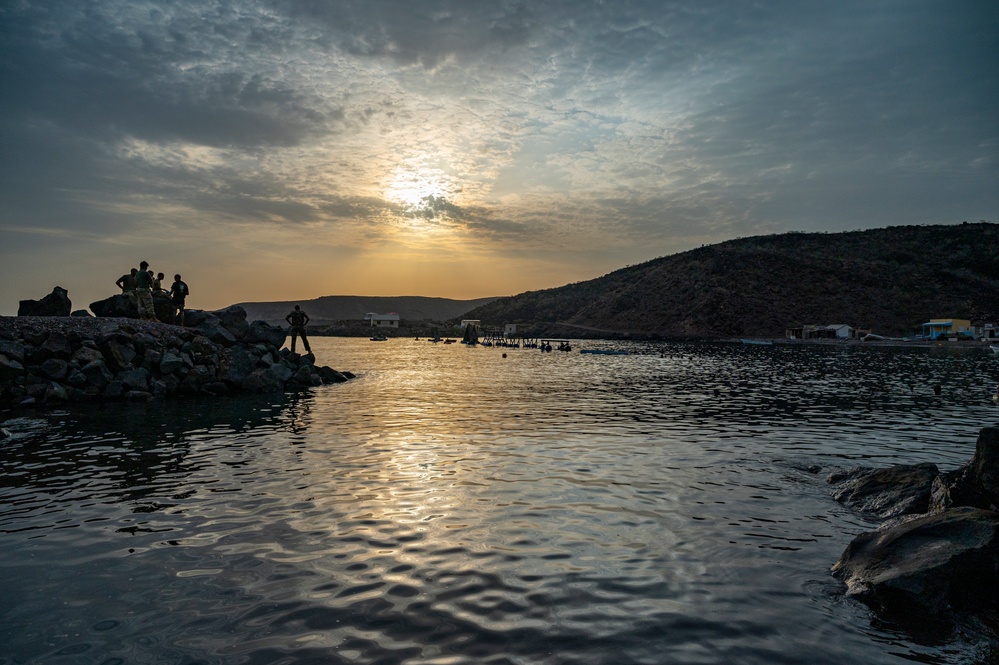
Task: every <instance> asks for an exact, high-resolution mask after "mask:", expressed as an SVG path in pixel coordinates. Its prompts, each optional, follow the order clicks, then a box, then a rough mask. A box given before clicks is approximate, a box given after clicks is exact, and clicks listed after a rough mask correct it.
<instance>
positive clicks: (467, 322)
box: [461, 319, 482, 333]
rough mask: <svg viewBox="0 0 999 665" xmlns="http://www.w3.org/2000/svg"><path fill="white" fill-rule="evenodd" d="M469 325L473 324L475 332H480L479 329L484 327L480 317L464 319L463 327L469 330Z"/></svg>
mask: <svg viewBox="0 0 999 665" xmlns="http://www.w3.org/2000/svg"><path fill="white" fill-rule="evenodd" d="M468 326H472V328H473V329H474V330H475V332H476V333H478V332H479V329H480V328H481V327H482V321H481V320H479V319H462V321H461V329H462V330H468Z"/></svg>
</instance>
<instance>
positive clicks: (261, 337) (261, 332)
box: [243, 321, 288, 349]
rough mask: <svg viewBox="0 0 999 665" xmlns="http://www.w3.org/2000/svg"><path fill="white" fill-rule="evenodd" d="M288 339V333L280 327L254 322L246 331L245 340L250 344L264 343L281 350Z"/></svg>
mask: <svg viewBox="0 0 999 665" xmlns="http://www.w3.org/2000/svg"><path fill="white" fill-rule="evenodd" d="M287 338H288V333H287V332H286V331H285V330H284V329H283V328H280V327H278V326H272V325H270V324H269V323H265V322H263V321H254V322H253V323H251V324H250V325H249V327H248V329H247V331H246V337H244V338H243V340H244V341H245V342H246V343H248V344H258V343H261V342H262V343H264V344H268V345H270V346H273V347H274V348H277V349H280V348H281V347H282V346H284V341H285V340H286V339H287Z"/></svg>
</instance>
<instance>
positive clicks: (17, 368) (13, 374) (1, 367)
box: [0, 353, 24, 382]
mask: <svg viewBox="0 0 999 665" xmlns="http://www.w3.org/2000/svg"><path fill="white" fill-rule="evenodd" d="M23 375H24V365H22V364H21V363H19V362H18V361H17V360H15V359H13V358H9V357H8V356H7V355H6V354H3V353H0V381H4V382H8V381H13V380H14V379H16V378H17V377H19V376H23Z"/></svg>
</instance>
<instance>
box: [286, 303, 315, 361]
mask: <svg viewBox="0 0 999 665" xmlns="http://www.w3.org/2000/svg"><path fill="white" fill-rule="evenodd" d="M284 320H285V321H287V322H288V324H289V325H290V326H291V352H292V353H294V352H295V339H296V338H297V337H298V336H301V337H302V346H304V347H305V352H306V353H312V349H311V348H310V347H309V338H308V337H306V335H305V326H306V324H307V323H308V322H309V315H308V314H306V313H305V312H303V311H302V308H301V307H300V306H298V305H295V309H293V310H292V311H291V313H290V314H288V316H286V317H284Z"/></svg>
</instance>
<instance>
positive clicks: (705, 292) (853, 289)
mask: <svg viewBox="0 0 999 665" xmlns="http://www.w3.org/2000/svg"><path fill="white" fill-rule="evenodd" d="M465 317H466V318H475V319H481V320H482V321H483V324H484V325H502V324H504V323H519V324H532V328H531V330H532V332H534V333H537V334H547V335H556V334H560V335H563V336H566V337H570V336H581V337H583V336H613V335H618V334H620V335H644V336H662V337H737V336H746V337H749V336H761V337H778V336H783V335H784V333H785V330H786V329H787V328H790V327H795V326H800V325H802V324H810V323H816V324H832V323H847V324H850V325H852V326H854V327H858V328H870V329H872V330H873V332H875V333H879V334H883V335H901V334H911V333H912V332H913V331H918V330H919V328H920V324H922V323H924V322H926V321H928V320H929V319H931V318H950V317H953V318H961V319H972V320H988V321H997V320H999V225H996V224H989V223H979V224H968V223H964V224H960V225H948V226H943V225H940V226H902V227H890V228H885V229H875V230H869V231H856V232H850V233H829V234H825V233H786V234H782V235H772V236H759V237H752V238H742V239H738V240H731V241H728V242H723V243H720V244H717V245H711V246H706V247H701V248H699V249H694V250H691V251H687V252H683V253H680V254H675V255H672V256H666V257H662V258H658V259H654V260H652V261H648V262H646V263H642V264H640V265H635V266H629V267H627V268H623V269H621V270H617V271H615V272H612V273H609V274H607V275H604V276H603V277H599V278H597V279H593V280H589V281H586V282H578V283H575V284H569V285H567V286H563V287H559V288H554V289H547V290H544V291H530V292H527V293H523V294H520V295H517V296H512V297H508V298H500V299H497V300H495V301H493V302H490V303H488V304H486V305H483V306H482V307H479V308H477V309H475V310H472V311H470V312H467V313H466V314H465Z"/></svg>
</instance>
